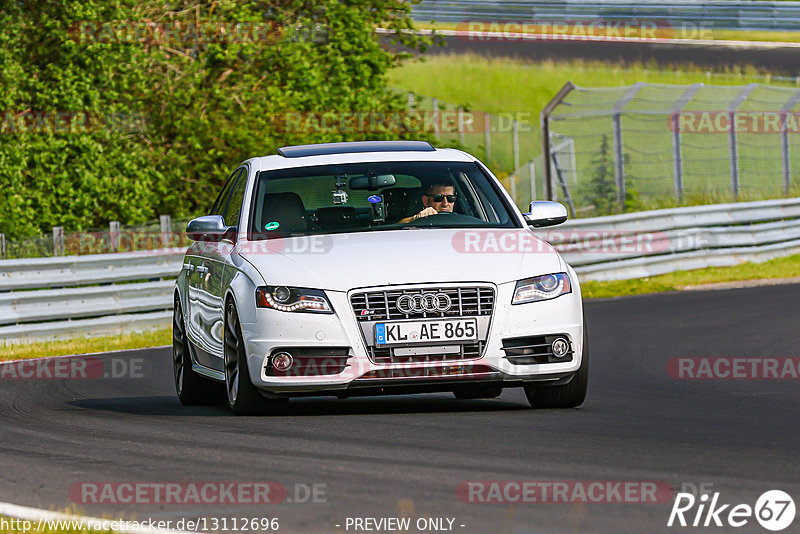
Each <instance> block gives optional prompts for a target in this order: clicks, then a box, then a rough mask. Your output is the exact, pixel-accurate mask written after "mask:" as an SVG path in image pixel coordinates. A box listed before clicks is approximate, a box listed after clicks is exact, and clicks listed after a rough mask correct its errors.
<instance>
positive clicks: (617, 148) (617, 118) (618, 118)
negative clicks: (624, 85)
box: [612, 82, 647, 208]
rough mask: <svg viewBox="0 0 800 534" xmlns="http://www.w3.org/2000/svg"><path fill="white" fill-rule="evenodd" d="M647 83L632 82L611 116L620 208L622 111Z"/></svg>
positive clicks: (622, 203)
mask: <svg viewBox="0 0 800 534" xmlns="http://www.w3.org/2000/svg"><path fill="white" fill-rule="evenodd" d="M645 85H647V84H646V83H645V82H636V83H635V84H633V85H632V86H631V87H630V88H629V89H628V90H627V91H625V94H624V95H622V98H620V99H619V100H617V101H616V102H615V103H614V115H613V117H612V125H613V134H614V181H615V182H616V185H617V203H618V204H619V207H620V208H624V207H625V196H626V191H625V153H624V151H623V149H622V111H623V110H624V109H625V106H627V105H628V103H629V102H630V101H631V100H633V99H634V97H635V96H636V93H638V92H639V91H641V90H642V88H643V87H644V86H645Z"/></svg>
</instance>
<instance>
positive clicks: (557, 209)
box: [523, 200, 567, 228]
mask: <svg viewBox="0 0 800 534" xmlns="http://www.w3.org/2000/svg"><path fill="white" fill-rule="evenodd" d="M523 217H525V222H527V223H528V225H529V226H533V227H534V228H542V227H543V226H555V225H556V224H561V223H563V222H565V221H566V220H567V208H566V207H564V205H563V204H560V203H558V202H552V201H549V200H534V201H533V202H531V212H530V213H524V214H523Z"/></svg>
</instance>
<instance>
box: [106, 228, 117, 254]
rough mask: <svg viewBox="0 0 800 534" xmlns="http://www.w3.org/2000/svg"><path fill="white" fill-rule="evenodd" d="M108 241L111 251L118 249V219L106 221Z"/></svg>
mask: <svg viewBox="0 0 800 534" xmlns="http://www.w3.org/2000/svg"><path fill="white" fill-rule="evenodd" d="M108 242H109V245H110V247H111V252H118V251H119V221H111V222H110V223H108Z"/></svg>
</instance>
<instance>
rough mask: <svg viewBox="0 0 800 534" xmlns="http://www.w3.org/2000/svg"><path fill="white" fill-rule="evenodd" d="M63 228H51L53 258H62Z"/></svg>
mask: <svg viewBox="0 0 800 534" xmlns="http://www.w3.org/2000/svg"><path fill="white" fill-rule="evenodd" d="M64 248H65V246H64V227H63V226H54V227H53V255H54V256H63V255H64Z"/></svg>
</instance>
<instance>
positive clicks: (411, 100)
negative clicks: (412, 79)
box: [408, 91, 414, 110]
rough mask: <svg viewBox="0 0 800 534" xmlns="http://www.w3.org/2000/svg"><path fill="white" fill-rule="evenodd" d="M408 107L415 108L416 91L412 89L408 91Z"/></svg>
mask: <svg viewBox="0 0 800 534" xmlns="http://www.w3.org/2000/svg"><path fill="white" fill-rule="evenodd" d="M408 109H409V110H412V109H414V93H412V92H410V91H409V93H408Z"/></svg>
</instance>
